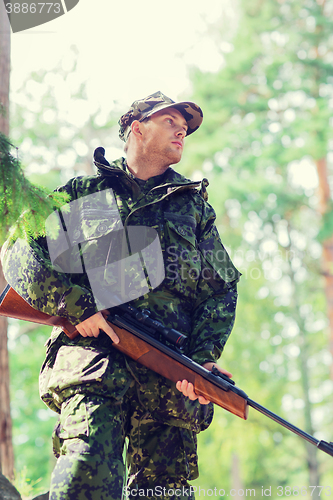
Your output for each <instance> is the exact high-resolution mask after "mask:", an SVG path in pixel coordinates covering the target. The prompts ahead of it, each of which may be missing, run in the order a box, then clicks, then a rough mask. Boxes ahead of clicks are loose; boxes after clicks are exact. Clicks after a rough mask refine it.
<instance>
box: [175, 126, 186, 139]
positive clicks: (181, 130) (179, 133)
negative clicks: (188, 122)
mask: <svg viewBox="0 0 333 500" xmlns="http://www.w3.org/2000/svg"><path fill="white" fill-rule="evenodd" d="M175 134H176V136H177V137H181V138H182V139H184V137H185V136H186V130H185V129H184V128H183V127H182V126H181V125H180V126H179V127H178V128H177V130H176V132H175Z"/></svg>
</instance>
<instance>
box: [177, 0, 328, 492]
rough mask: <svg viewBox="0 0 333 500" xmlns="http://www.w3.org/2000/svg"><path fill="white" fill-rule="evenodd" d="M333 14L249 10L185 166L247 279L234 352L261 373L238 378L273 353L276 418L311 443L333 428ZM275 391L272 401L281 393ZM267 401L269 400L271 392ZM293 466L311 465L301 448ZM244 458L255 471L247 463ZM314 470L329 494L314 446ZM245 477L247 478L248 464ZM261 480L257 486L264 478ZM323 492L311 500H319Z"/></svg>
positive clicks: (276, 7) (310, 1)
mask: <svg viewBox="0 0 333 500" xmlns="http://www.w3.org/2000/svg"><path fill="white" fill-rule="evenodd" d="M332 12H333V2H332V1H329V0H326V1H325V0H317V1H316V0H306V1H305V2H302V3H298V2H296V1H294V0H279V1H275V0H260V1H256V2H250V3H249V2H246V1H241V2H240V21H239V26H238V30H237V34H236V35H235V36H234V38H233V39H232V40H231V39H230V40H229V43H228V47H229V49H230V47H231V49H232V48H233V50H231V49H230V50H228V52H229V53H228V54H224V57H225V67H224V68H223V69H222V70H221V71H219V72H217V73H210V74H209V73H206V74H204V73H200V72H199V71H193V86H194V95H193V98H194V99H195V100H196V101H197V102H200V103H201V104H202V106H203V109H204V114H205V120H204V122H203V125H202V127H201V128H200V129H199V131H198V132H197V134H198V135H197V136H196V140H197V144H198V145H197V147H196V148H195V150H194V151H191V153H190V154H188V155H187V157H186V162H187V168H188V170H190V168H193V165H194V166H195V168H196V169H197V170H199V168H200V170H201V172H202V173H204V174H205V173H206V175H207V173H208V175H209V178H210V180H211V181H212V182H211V186H212V187H211V189H210V193H211V200H212V204H213V206H214V207H215V208H216V209H217V212H218V214H219V224H220V232H221V234H222V237H223V236H224V235H226V241H227V243H228V244H230V246H231V247H232V248H233V250H234V252H235V261H236V262H237V264H238V265H239V266H240V267H241V270H242V271H243V278H242V280H243V283H241V285H240V290H241V292H240V305H239V308H238V311H239V312H238V320H237V323H236V331H237V332H238V333H239V334H241V335H242V334H244V337H243V339H242V342H239V340H235V338H234V340H232V338H231V340H230V341H229V343H234V345H236V347H237V349H238V350H239V351H238V353H239V352H241V350H245V351H248V355H249V356H251V361H252V368H251V367H250V366H249V364H248V362H247V363H246V364H243V362H242V366H239V364H238V365H237V372H240V371H241V372H243V373H244V374H246V370H245V368H246V369H248V370H250V371H253V360H255V359H257V358H256V356H255V350H256V347H255V345H252V346H251V348H249V346H248V342H247V339H248V338H249V339H251V342H252V344H259V345H260V346H261V347H262V351H261V353H262V354H261V353H260V351H259V350H257V357H258V359H262V361H261V362H259V366H260V369H261V371H264V372H266V373H267V374H270V375H274V377H275V380H276V381H279V384H280V386H279V387H276V389H275V392H274V399H275V402H274V401H272V404H273V407H274V406H275V405H276V401H277V400H278V399H279V398H281V399H282V403H284V404H283V407H284V409H286V410H289V411H291V410H292V411H293V418H297V419H300V423H301V424H302V423H303V425H304V427H305V430H306V431H307V432H309V433H313V432H314V431H315V430H316V429H318V425H321V426H324V425H328V424H331V422H332V419H331V417H330V416H329V415H330V414H331V411H329V408H331V404H332V401H331V395H332V384H331V383H327V382H328V381H327V376H328V365H330V366H332V365H331V358H332V354H333V351H332V345H333V343H332V338H333V321H332V319H333V317H332V311H333V308H332V280H333V276H332V274H333V273H332V265H333V254H332V253H331V252H332V251H333V239H332V234H333V227H332V216H331V210H332V194H331V191H330V189H331V188H330V186H331V185H332V179H331V176H330V174H329V169H330V167H331V163H332V160H333V142H332V140H331V139H330V137H331V135H332V126H333V119H332V109H333V67H332V61H333V36H332V28H333V23H332ZM221 37H222V35H221ZM223 37H225V32H223ZM231 42H232V44H233V45H232V44H231ZM220 43H221V41H220ZM223 47H225V44H221V48H223ZM207 153H208V154H207ZM200 164H201V165H200ZM190 165H191V167H190ZM222 174H223V175H222ZM215 191H216V192H215ZM223 213H224V214H225V215H224V217H221V215H220V214H223ZM228 225H229V226H231V229H230V231H229V230H228V229H227V227H228ZM320 243H321V244H322V247H321V246H320ZM262 277H264V278H265V279H264V280H263V281H262V279H261V278H262ZM245 279H246V280H247V282H246V287H251V291H252V297H249V304H251V309H252V310H249V305H248V304H247V302H246V299H245V300H242V294H244V293H246V292H245V290H244V288H245V285H244V280H245ZM259 283H261V286H259ZM323 290H324V291H325V294H324V293H323ZM325 295H326V303H327V309H326V310H328V311H329V314H328V331H329V333H328V336H327V337H326V348H325V344H324V343H323V340H324V339H325V334H327V329H326V330H325V321H324V314H323V313H324V312H325V308H324V300H323V299H324V297H325ZM259 302H260V303H259ZM268 303H270V307H269V309H267V304H268ZM242 307H243V310H242ZM326 317H327V314H326ZM251 320H252V321H251ZM274 330H275V334H273V331H274ZM259 332H261V335H262V339H264V340H266V342H267V343H271V345H272V346H274V352H272V353H271V354H269V352H268V351H267V348H265V347H263V346H262V339H261V341H259V340H258V333H259ZM314 333H315V334H316V335H314ZM235 335H236V333H234V336H235ZM228 349H230V346H229V347H227V350H226V356H225V358H226V359H228V356H229V355H228V352H230V351H228ZM329 349H331V355H329V354H328V350H329ZM250 353H251V354H250ZM233 362H235V363H236V361H233ZM314 368H315V370H314ZM231 371H232V370H231ZM257 376H258V374H257V373H256V377H257ZM266 384H267V381H266ZM282 384H284V386H282ZM281 386H282V387H283V391H284V393H285V395H284V396H283V391H281ZM269 387H270V390H273V385H272V384H270V386H269ZM251 389H252V390H253V384H251ZM258 390H259V391H260V392H259V394H265V392H266V391H265V389H264V388H263V387H262V386H259V387H258ZM265 398H266V396H265ZM268 401H269V398H268ZM319 403H321V407H320V408H319V407H318V406H319V405H318V404H319ZM328 405H329V406H328ZM317 409H318V410H320V411H316V410H317ZM300 410H301V411H300ZM273 411H274V410H273ZM275 411H276V412H277V413H279V409H277V410H275ZM287 417H288V415H287ZM255 418H256V417H255ZM315 423H316V425H315ZM269 426H270V424H268V423H267V427H269ZM328 428H329V427H328ZM228 435H229V433H228ZM281 435H282V436H284V435H285V433H284V432H283V431H281ZM206 436H207V435H206ZM202 439H205V435H203V437H202ZM293 439H295V438H293ZM283 441H285V439H283ZM287 442H288V443H289V442H290V439H289V438H287ZM251 451H252V452H254V453H256V452H255V451H254V450H253V449H252V450H251ZM258 451H259V449H258ZM271 453H273V454H274V455H275V456H276V455H277V453H275V452H273V450H271ZM243 454H244V450H243ZM293 455H295V456H297V457H298V460H299V459H301V453H300V452H299V451H298V448H297V445H296V447H295V448H294V449H293ZM243 456H244V457H247V458H248V459H249V460H250V457H249V456H248V455H247V453H246V452H245V455H243ZM258 460H259V463H260V467H261V470H262V471H265V472H266V473H267V472H268V474H269V470H267V469H266V466H265V465H264V461H265V462H266V463H267V461H268V459H267V457H266V458H264V456H263V455H261V456H259V455H258ZM298 460H297V461H296V462H294V463H295V468H293V467H292V466H291V467H289V470H288V473H286V470H285V468H283V470H282V471H281V474H282V476H281V477H280V480H281V481H283V480H284V481H286V474H288V475H289V480H290V478H291V477H292V470H294V478H297V467H299V464H300V462H299V461H298ZM305 463H306V465H307V468H308V473H309V479H308V480H307V482H308V481H309V484H313V485H315V484H316V485H319V484H321V483H320V477H326V476H325V474H326V472H327V469H328V467H327V466H326V465H324V464H326V463H327V462H326V459H325V458H324V457H322V456H321V457H320V459H319V458H318V456H317V454H316V449H315V448H313V447H311V446H306V462H305ZM246 469H247V471H246V472H245V474H247V473H248V464H247V468H246ZM273 470H274V475H275V478H271V480H272V481H273V483H271V484H274V483H275V479H276V475H277V474H276V467H274V469H273ZM252 472H253V473H254V475H253V476H252V479H251V481H252V483H253V482H255V481H257V480H258V478H259V477H260V476H261V473H260V474H258V473H259V471H258V470H257V471H254V470H252ZM283 476H285V477H284V479H283ZM262 480H264V478H263V477H262ZM258 484H259V483H258ZM275 484H276V483H275ZM280 484H283V483H280ZM285 484H288V483H285ZM289 484H290V483H289ZM295 484H297V483H296V482H295ZM314 493H315V494H316V495H317V496H313V497H312V498H317V497H319V496H318V493H319V492H317V491H315V492H314Z"/></svg>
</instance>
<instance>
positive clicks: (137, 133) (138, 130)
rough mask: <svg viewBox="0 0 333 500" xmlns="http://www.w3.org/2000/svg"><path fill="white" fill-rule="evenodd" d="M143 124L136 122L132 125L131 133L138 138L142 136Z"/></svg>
mask: <svg viewBox="0 0 333 500" xmlns="http://www.w3.org/2000/svg"><path fill="white" fill-rule="evenodd" d="M141 128H142V127H141V122H139V120H134V122H132V124H131V131H132V134H133V135H135V136H136V137H138V136H142V131H141Z"/></svg>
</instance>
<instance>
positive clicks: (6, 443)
mask: <svg viewBox="0 0 333 500" xmlns="http://www.w3.org/2000/svg"><path fill="white" fill-rule="evenodd" d="M9 72H10V26H9V20H8V16H7V13H6V11H5V6H4V2H0V75H1V77H0V131H1V132H2V133H4V134H5V135H7V136H8V134H9ZM4 287H5V279H4V277H3V273H2V268H1V265H0V292H1V291H2V290H3V289H4ZM0 471H1V472H2V473H3V474H4V475H5V476H6V477H7V478H9V479H10V480H12V479H13V478H14V452H13V444H12V421H11V416H10V397H9V364H8V347H7V319H6V318H4V317H3V316H0Z"/></svg>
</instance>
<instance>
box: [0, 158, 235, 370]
mask: <svg viewBox="0 0 333 500" xmlns="http://www.w3.org/2000/svg"><path fill="white" fill-rule="evenodd" d="M100 167H101V168H100V169H99V172H98V175H93V176H82V177H76V178H74V179H72V180H70V181H69V182H67V184H66V185H65V186H63V187H61V188H59V190H64V191H66V192H67V193H68V194H69V197H70V200H71V201H75V202H76V201H80V200H81V201H82V200H85V199H86V197H87V196H88V195H97V193H106V198H105V200H104V202H105V206H103V207H101V206H100V205H96V206H94V202H93V203H92V204H91V203H90V205H89V206H88V208H87V207H85V205H84V203H83V204H82V205H80V207H81V208H80V210H79V214H80V215H79V216H78V218H77V219H76V222H75V221H73V220H72V222H71V227H70V228H67V229H68V231H67V233H66V234H67V237H69V238H70V240H71V245H72V250H73V248H76V252H73V251H72V252H71V254H70V256H69V257H68V252H69V250H67V253H66V251H65V252H62V250H63V249H61V248H56V249H55V250H54V251H53V254H54V255H53V257H52V255H50V254H51V252H49V251H48V248H49V247H50V245H47V241H46V238H40V239H39V240H38V241H33V242H31V243H30V244H28V243H27V242H26V241H23V240H18V241H17V242H15V244H12V243H7V245H6V246H5V248H4V252H3V267H4V273H5V277H6V279H7V281H8V283H9V284H11V286H12V287H13V288H14V289H15V290H16V291H17V292H18V293H19V294H20V295H21V296H22V297H23V298H24V299H25V300H27V301H28V302H29V303H30V304H31V305H32V306H33V307H34V308H36V309H38V310H41V311H43V312H46V313H48V314H51V315H57V316H63V317H66V318H67V319H68V320H69V321H71V323H73V324H74V325H75V324H78V323H79V322H80V321H83V320H84V319H86V318H88V317H89V316H91V315H93V314H94V313H96V312H97V311H98V310H101V309H102V308H104V307H103V304H102V305H101V304H100V303H99V300H98V299H96V294H95V295H94V293H93V292H92V289H91V288H92V287H91V286H90V281H89V279H88V277H87V272H86V273H85V272H83V269H81V267H80V266H81V258H82V255H83V254H85V255H90V256H93V258H94V268H95V269H96V268H98V272H101V275H100V278H99V279H100V280H101V281H102V280H104V285H105V283H106V285H105V290H106V288H107V287H108V286H109V287H112V285H113V284H114V283H115V276H114V275H113V273H110V272H108V273H107V272H105V262H106V260H107V258H108V257H107V256H108V255H109V253H110V234H111V232H114V231H115V230H120V229H121V228H124V227H126V228H131V227H133V226H139V227H140V228H142V227H145V228H152V229H154V230H155V231H156V233H157V234H158V236H159V241H160V245H161V250H162V253H161V255H163V261H164V266H163V267H164V279H163V280H162V281H161V282H160V283H159V284H158V286H154V287H152V286H151V284H149V280H148V285H147V286H148V289H147V287H146V288H142V291H143V292H144V293H142V294H141V296H140V297H138V294H137V295H136V298H135V300H133V304H134V305H135V306H136V307H139V308H144V309H149V310H150V311H151V314H152V317H154V318H156V319H158V320H160V321H162V322H164V323H165V324H166V326H168V327H172V328H175V329H177V330H179V331H181V332H182V333H184V334H185V335H187V336H188V338H189V342H188V347H187V353H186V354H187V355H189V356H190V357H191V358H192V359H193V360H195V361H196V362H198V363H200V364H203V363H204V362H206V361H216V360H217V359H218V358H219V356H220V354H221V352H222V350H223V347H224V345H225V343H226V341H227V339H228V337H229V335H230V333H231V330H232V327H233V324H234V318H235V308H236V300H237V291H236V284H237V282H238V279H239V276H240V273H239V272H238V271H237V269H236V268H235V267H234V265H233V264H232V262H231V260H230V258H229V256H228V254H227V252H226V250H225V248H224V247H223V245H222V243H221V241H220V238H219V235H218V232H217V229H216V226H215V224H214V221H215V213H214V210H213V208H212V207H211V206H210V205H209V203H208V202H207V201H206V200H205V198H206V196H205V186H206V184H205V182H204V181H203V182H202V183H200V182H193V181H190V180H188V179H186V178H185V177H184V176H182V175H180V174H179V173H177V172H175V171H174V170H173V169H172V168H168V170H167V171H166V172H165V173H164V174H162V175H159V176H156V177H152V178H150V179H149V180H148V181H146V183H144V185H143V186H142V183H140V182H137V180H135V179H134V178H133V176H132V175H131V174H130V173H128V170H127V168H126V160H125V159H123V158H122V159H120V160H117V161H115V162H113V163H112V164H111V166H110V167H104V166H101V165H100ZM108 193H109V194H110V193H111V194H110V196H111V195H112V196H113V201H112V203H113V205H112V207H111V210H110V209H109V208H108V199H107V194H108ZM92 199H93V200H94V198H92ZM99 202H100V200H99ZM112 210H113V211H115V212H116V213H117V214H116V216H114V213H113V215H112ZM62 216H63V219H66V211H65V210H64V211H63V213H62ZM58 220H60V219H59V217H58V218H57V217H54V218H53V219H52V218H51V219H50V221H51V223H57V221H58ZM69 229H70V231H69ZM69 233H70V234H69ZM68 235H69V236H68ZM58 243H59V242H58ZM58 246H59V245H58ZM116 246H117V245H116ZM118 246H119V245H118ZM60 247H61V244H60ZM112 251H113V250H112ZM61 252H62V253H61ZM115 252H116V254H117V252H118V253H119V249H118V250H117V249H116V250H115ZM61 255H62V256H63V255H67V257H66V259H65V260H66V263H67V264H66V265H65V271H66V272H63V269H64V268H62V267H61V263H59V259H60V260H61ZM119 255H120V254H119ZM119 255H118V257H119ZM55 256H60V257H59V258H58V260H57V258H55ZM115 259H116V260H117V257H115ZM69 261H70V265H69V264H68V262H69ZM152 262H153V263H154V258H152ZM66 266H67V267H68V266H69V267H68V269H67V268H66ZM85 266H86V267H89V266H87V262H85ZM103 266H104V267H103ZM101 270H102V271H101ZM96 272H97V271H96ZM88 274H89V273H88ZM95 274H96V273H95ZM133 276H134V278H135V274H134V275H133ZM133 276H132V277H131V278H129V279H130V281H131V280H132V281H133ZM150 277H152V276H151V273H150ZM118 278H119V277H118ZM118 278H117V279H118ZM151 281H152V280H151ZM155 282H156V283H158V281H156V280H155Z"/></svg>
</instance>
